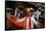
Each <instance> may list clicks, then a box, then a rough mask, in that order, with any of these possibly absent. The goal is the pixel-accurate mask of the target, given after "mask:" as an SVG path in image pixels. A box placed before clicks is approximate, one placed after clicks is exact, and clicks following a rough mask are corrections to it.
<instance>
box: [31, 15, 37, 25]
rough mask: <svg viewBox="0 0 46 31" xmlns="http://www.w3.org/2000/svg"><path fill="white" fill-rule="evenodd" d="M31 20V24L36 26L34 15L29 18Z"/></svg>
mask: <svg viewBox="0 0 46 31" xmlns="http://www.w3.org/2000/svg"><path fill="white" fill-rule="evenodd" d="M31 20H32V22H33V23H34V24H36V25H37V23H38V22H37V21H35V18H34V15H33V16H32V17H31Z"/></svg>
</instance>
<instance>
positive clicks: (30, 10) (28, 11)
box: [23, 7, 32, 14]
mask: <svg viewBox="0 0 46 31" xmlns="http://www.w3.org/2000/svg"><path fill="white" fill-rule="evenodd" d="M23 11H24V13H25V14H29V13H31V12H32V7H24V9H23Z"/></svg>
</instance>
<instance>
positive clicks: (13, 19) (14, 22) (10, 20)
mask: <svg viewBox="0 0 46 31" xmlns="http://www.w3.org/2000/svg"><path fill="white" fill-rule="evenodd" d="M7 20H8V21H9V22H10V23H12V24H15V25H17V26H23V28H24V29H26V17H25V20H24V21H22V22H16V20H15V18H14V17H11V18H7ZM29 28H31V19H30V18H29Z"/></svg>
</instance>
